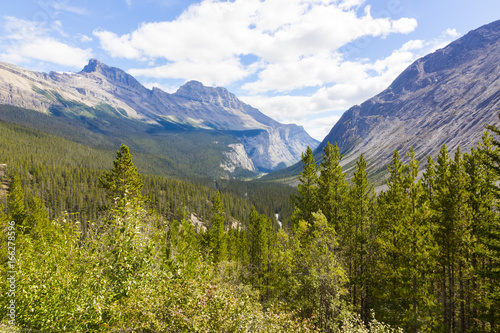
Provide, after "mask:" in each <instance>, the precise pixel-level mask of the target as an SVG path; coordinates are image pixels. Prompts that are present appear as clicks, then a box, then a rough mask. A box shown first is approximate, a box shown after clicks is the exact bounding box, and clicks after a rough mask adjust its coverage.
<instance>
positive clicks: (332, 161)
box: [318, 142, 348, 232]
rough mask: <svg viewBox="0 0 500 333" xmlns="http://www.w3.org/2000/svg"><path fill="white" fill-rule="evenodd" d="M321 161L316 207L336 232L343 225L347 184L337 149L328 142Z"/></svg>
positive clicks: (340, 156)
mask: <svg viewBox="0 0 500 333" xmlns="http://www.w3.org/2000/svg"><path fill="white" fill-rule="evenodd" d="M323 153H324V154H323V161H322V162H321V163H320V176H319V179H318V185H319V187H318V206H319V209H321V211H322V212H323V214H324V215H325V217H326V219H327V221H328V222H329V223H331V224H332V225H333V226H334V228H335V230H336V231H337V232H338V231H339V230H340V229H339V226H340V225H343V224H344V221H345V214H346V209H347V190H348V184H347V182H346V181H345V178H344V173H343V172H342V167H341V166H340V161H341V160H342V155H340V152H339V147H338V146H337V143H335V145H334V146H332V145H331V144H330V142H328V144H327V145H326V146H325V147H324V148H323Z"/></svg>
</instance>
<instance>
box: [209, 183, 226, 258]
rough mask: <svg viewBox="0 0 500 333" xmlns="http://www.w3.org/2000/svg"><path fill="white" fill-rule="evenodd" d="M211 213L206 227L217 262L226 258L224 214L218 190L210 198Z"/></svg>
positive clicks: (213, 256) (213, 255)
mask: <svg viewBox="0 0 500 333" xmlns="http://www.w3.org/2000/svg"><path fill="white" fill-rule="evenodd" d="M212 214H213V215H212V219H211V221H210V225H209V228H208V235H209V247H210V250H211V251H212V258H213V261H214V263H219V262H221V261H223V260H225V259H226V258H227V242H226V238H227V235H226V232H225V229H224V223H225V222H226V215H225V213H224V208H223V207H222V201H221V195H220V192H219V191H217V193H216V194H215V196H214V197H213V198H212Z"/></svg>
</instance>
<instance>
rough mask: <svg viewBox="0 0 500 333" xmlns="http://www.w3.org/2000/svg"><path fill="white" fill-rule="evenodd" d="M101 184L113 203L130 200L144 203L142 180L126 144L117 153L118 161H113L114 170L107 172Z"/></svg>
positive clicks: (101, 179) (100, 181)
mask: <svg viewBox="0 0 500 333" xmlns="http://www.w3.org/2000/svg"><path fill="white" fill-rule="evenodd" d="M99 184H100V186H101V187H102V188H104V189H105V190H106V195H107V196H108V198H109V199H111V200H112V201H115V200H116V199H118V201H119V200H120V199H123V198H124V197H125V196H127V197H128V198H129V199H134V200H138V201H143V199H144V198H143V197H142V195H141V192H142V186H143V184H142V179H141V177H140V175H139V173H138V172H137V167H136V166H135V165H134V164H133V163H132V155H131V154H130V151H129V148H128V147H127V146H125V145H124V144H122V145H121V147H120V150H118V151H117V152H116V159H115V160H114V161H113V169H112V170H110V171H107V172H105V173H104V174H103V175H102V176H101V178H99Z"/></svg>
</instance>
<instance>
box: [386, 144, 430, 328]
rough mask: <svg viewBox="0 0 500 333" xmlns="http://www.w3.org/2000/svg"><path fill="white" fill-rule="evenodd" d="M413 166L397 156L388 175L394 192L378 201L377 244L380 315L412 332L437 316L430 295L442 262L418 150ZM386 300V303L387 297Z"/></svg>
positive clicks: (389, 189)
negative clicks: (420, 173) (428, 214)
mask: <svg viewBox="0 0 500 333" xmlns="http://www.w3.org/2000/svg"><path fill="white" fill-rule="evenodd" d="M408 157H409V158H410V162H409V164H406V165H403V164H402V162H401V161H400V160H399V154H398V152H397V151H395V152H394V154H393V160H392V163H391V164H390V165H389V167H388V170H389V173H390V178H389V180H388V181H387V186H388V190H387V191H386V192H383V193H382V194H381V195H380V197H379V200H378V226H377V232H378V234H377V244H378V247H379V260H380V262H379V267H380V269H379V271H380V272H381V274H380V275H379V276H377V282H378V283H377V287H378V290H377V293H376V294H377V295H378V298H379V299H380V301H381V302H382V303H383V304H384V305H383V306H380V311H379V314H380V315H382V316H383V318H384V319H385V320H387V321H388V322H390V323H393V324H395V325H398V326H402V327H405V328H406V331H408V332H418V331H421V330H422V327H421V325H422V323H423V322H424V321H425V322H427V323H428V325H427V326H428V327H427V330H429V329H430V330H432V329H433V327H432V324H431V323H432V320H431V317H432V316H433V314H434V313H435V304H434V303H433V301H434V295H432V294H429V292H430V290H431V287H430V284H429V282H428V281H430V280H431V278H432V271H433V268H434V266H433V258H434V257H435V256H436V253H435V246H434V242H433V236H432V230H431V228H430V226H429V224H428V223H427V221H426V218H425V217H426V206H425V204H423V203H424V201H423V200H422V198H423V197H424V190H423V187H422V186H421V184H420V180H418V181H417V177H418V171H419V167H418V161H417V160H416V159H415V153H414V152H413V149H411V150H410V152H409V153H408ZM381 296H382V297H381Z"/></svg>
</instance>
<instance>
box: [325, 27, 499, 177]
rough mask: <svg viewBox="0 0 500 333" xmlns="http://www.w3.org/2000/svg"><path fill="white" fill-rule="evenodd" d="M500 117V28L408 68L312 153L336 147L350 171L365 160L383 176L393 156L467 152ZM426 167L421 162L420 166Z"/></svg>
mask: <svg viewBox="0 0 500 333" xmlns="http://www.w3.org/2000/svg"><path fill="white" fill-rule="evenodd" d="M499 112H500V21H496V22H493V23H490V24H488V25H485V26H483V27H481V28H479V29H477V30H473V31H471V32H469V33H468V34H466V35H465V36H463V37H462V38H460V39H458V40H456V41H454V42H452V43H451V44H449V45H448V46H446V47H444V48H442V49H439V50H437V51H435V52H434V53H432V54H429V55H427V56H425V57H423V58H421V59H418V60H416V61H415V62H414V63H413V64H411V65H410V66H409V67H408V68H407V69H406V70H405V71H404V72H403V73H401V75H399V76H398V77H397V78H396V80H394V82H393V83H392V84H391V85H390V86H389V87H388V88H387V89H386V90H384V91H382V92H381V93H380V94H378V95H376V96H375V97H373V98H371V99H369V100H367V101H365V102H364V103H362V104H361V105H356V106H353V107H351V108H350V109H349V110H347V111H346V112H345V113H344V114H343V116H342V117H341V119H340V120H339V121H338V122H337V123H336V124H335V126H333V128H332V130H331V131H330V133H329V134H328V135H327V136H326V137H325V139H324V140H323V141H322V142H321V144H320V145H319V146H318V147H317V149H316V150H315V154H316V155H317V156H318V157H319V155H320V153H321V151H322V149H323V147H324V146H325V145H326V144H327V142H331V143H334V142H337V143H338V145H339V148H340V150H341V152H342V154H344V160H343V163H344V165H345V166H346V168H345V170H348V169H349V168H351V167H352V166H353V164H354V161H355V160H356V159H357V158H358V157H359V155H360V154H361V153H363V154H364V155H365V157H366V159H367V160H368V162H369V163H371V168H372V169H371V170H372V172H375V173H376V172H377V171H378V172H379V173H383V172H385V170H386V165H387V164H388V163H389V162H390V160H391V158H392V153H393V151H394V150H395V149H397V150H398V151H399V152H400V155H403V154H405V153H406V152H407V151H408V150H409V149H410V147H413V149H414V150H415V154H416V157H417V158H419V159H423V158H425V157H426V156H428V155H431V156H433V157H434V156H436V155H437V152H438V151H439V148H440V146H441V145H442V144H446V146H447V147H448V150H449V151H453V150H455V149H456V148H457V146H460V149H461V150H462V151H467V150H469V149H470V148H471V147H473V146H475V145H476V143H477V142H478V141H480V140H481V135H482V133H483V132H484V130H485V124H486V123H490V124H498V123H499V122H498V114H499ZM422 164H423V163H422Z"/></svg>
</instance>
